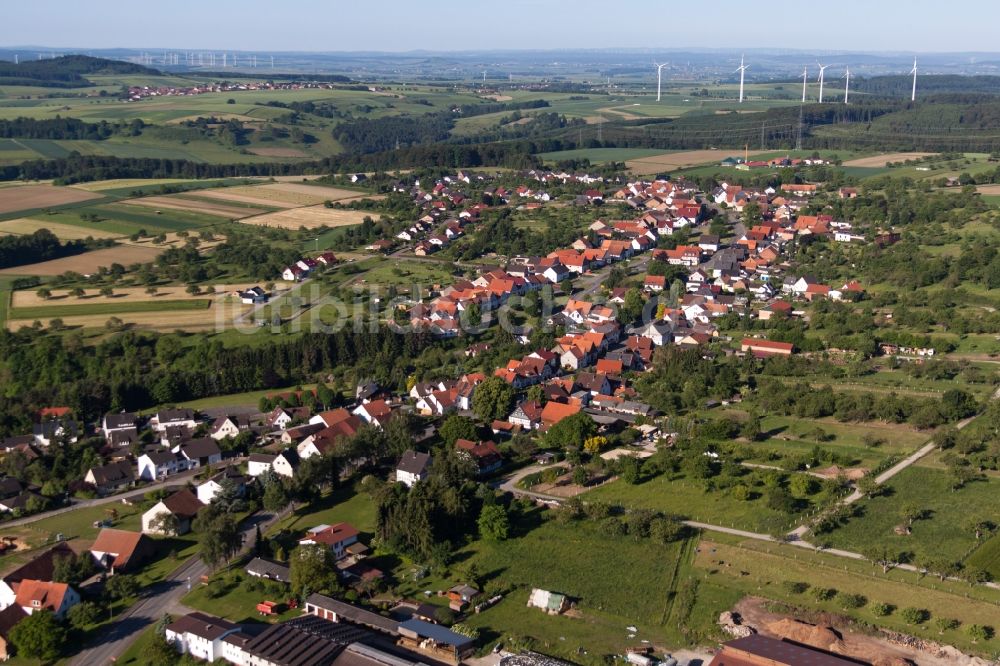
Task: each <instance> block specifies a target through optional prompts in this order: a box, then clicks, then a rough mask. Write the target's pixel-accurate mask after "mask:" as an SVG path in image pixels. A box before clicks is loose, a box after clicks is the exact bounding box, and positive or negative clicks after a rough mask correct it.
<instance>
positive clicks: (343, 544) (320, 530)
mask: <svg viewBox="0 0 1000 666" xmlns="http://www.w3.org/2000/svg"><path fill="white" fill-rule="evenodd" d="M358 534H359V532H358V530H357V529H356V528H355V527H354V526H353V525H350V524H348V523H337V524H336V525H317V526H316V527H313V528H312V529H310V530H309V531H308V532H307V533H306V536H304V537H302V538H301V539H299V545H300V546H309V545H315V544H319V545H323V546H326V547H328V548H329V549H330V550H332V551H333V555H334V557H336V558H337V559H338V560H340V559H343V558H344V557H346V556H347V548H348V547H349V546H351V545H352V544H355V543H357V542H358Z"/></svg>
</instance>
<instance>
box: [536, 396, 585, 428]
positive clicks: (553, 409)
mask: <svg viewBox="0 0 1000 666" xmlns="http://www.w3.org/2000/svg"><path fill="white" fill-rule="evenodd" d="M579 412H580V405H568V404H564V403H560V402H547V403H545V407H543V408H542V429H543V430H548V429H549V428H551V427H552V426H554V425H555V424H557V423H559V422H560V421H562V420H563V419H564V418H566V417H567V416H572V415H573V414H577V413H579Z"/></svg>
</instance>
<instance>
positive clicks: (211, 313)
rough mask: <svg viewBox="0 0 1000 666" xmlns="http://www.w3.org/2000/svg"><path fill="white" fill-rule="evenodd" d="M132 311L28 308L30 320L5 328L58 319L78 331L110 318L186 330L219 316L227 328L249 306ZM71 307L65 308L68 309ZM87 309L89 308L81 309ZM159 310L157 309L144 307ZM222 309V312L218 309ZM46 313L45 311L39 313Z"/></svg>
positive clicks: (206, 304) (192, 304)
mask: <svg viewBox="0 0 1000 666" xmlns="http://www.w3.org/2000/svg"><path fill="white" fill-rule="evenodd" d="M123 305H127V306H130V307H131V308H132V309H121V310H119V311H112V312H108V311H107V309H108V307H109V305H108V304H107V303H104V304H96V305H95V306H93V307H94V308H95V309H97V310H101V311H100V312H90V313H79V314H78V313H75V312H73V311H70V312H69V313H63V312H61V311H60V309H59V308H32V309H31V310H27V312H30V313H32V314H33V315H37V316H32V317H30V318H23V317H22V318H19V319H13V318H12V319H9V320H8V321H7V328H8V329H10V330H12V331H13V330H17V329H19V328H21V327H22V326H31V324H32V323H33V322H34V321H41V322H43V323H45V322H46V321H47V320H49V319H53V318H56V317H58V318H59V319H62V321H63V325H64V326H78V327H82V328H103V327H104V326H105V324H106V323H107V321H108V319H110V318H111V317H116V318H118V319H120V320H122V321H123V322H124V323H126V324H130V325H133V326H137V327H141V328H152V329H159V330H166V331H173V330H189V329H211V328H214V327H215V326H216V325H217V323H218V322H217V321H216V319H217V318H220V317H221V323H222V324H223V325H228V324H230V323H231V322H232V320H233V317H235V316H236V315H237V314H240V313H242V312H244V311H246V310H249V309H250V307H251V306H249V305H238V304H237V305H233V304H224V305H222V304H220V303H217V302H216V301H211V300H208V299H205V298H202V299H201V300H198V299H192V300H188V301H163V302H161V303H155V302H154V303H140V302H136V303H127V304H123ZM70 307H72V306H65V308H70ZM85 307H90V306H85ZM156 307H158V308H160V309H158V310H153V309H147V308H156ZM220 307H224V308H225V310H224V311H223V312H219V308H220ZM42 310H47V311H48V312H42ZM11 315H12V316H14V317H17V316H19V315H18V313H17V312H16V311H11Z"/></svg>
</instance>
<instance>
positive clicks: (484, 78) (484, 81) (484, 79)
mask: <svg viewBox="0 0 1000 666" xmlns="http://www.w3.org/2000/svg"><path fill="white" fill-rule="evenodd" d="M483 87H484V88H485V87H486V70H485V69H484V70H483Z"/></svg>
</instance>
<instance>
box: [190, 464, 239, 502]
mask: <svg viewBox="0 0 1000 666" xmlns="http://www.w3.org/2000/svg"><path fill="white" fill-rule="evenodd" d="M227 484H228V485H231V486H232V487H233V489H234V490H235V491H236V494H237V496H240V497H242V496H243V493H245V492H246V478H245V477H244V476H243V475H242V474H240V471H239V468H237V467H227V468H226V469H224V470H222V471H221V472H219V473H218V474H216V475H215V476H213V477H212V478H210V479H206V480H205V481H203V482H201V483H200V484H198V486H197V487H196V488H195V493H196V494H197V495H198V501H200V502H201V503H202V504H209V503H211V501H212V500H214V499H215V498H216V497H217V496H218V495H219V493H220V492H222V490H223V488H224V487H225V486H226V485H227Z"/></svg>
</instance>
